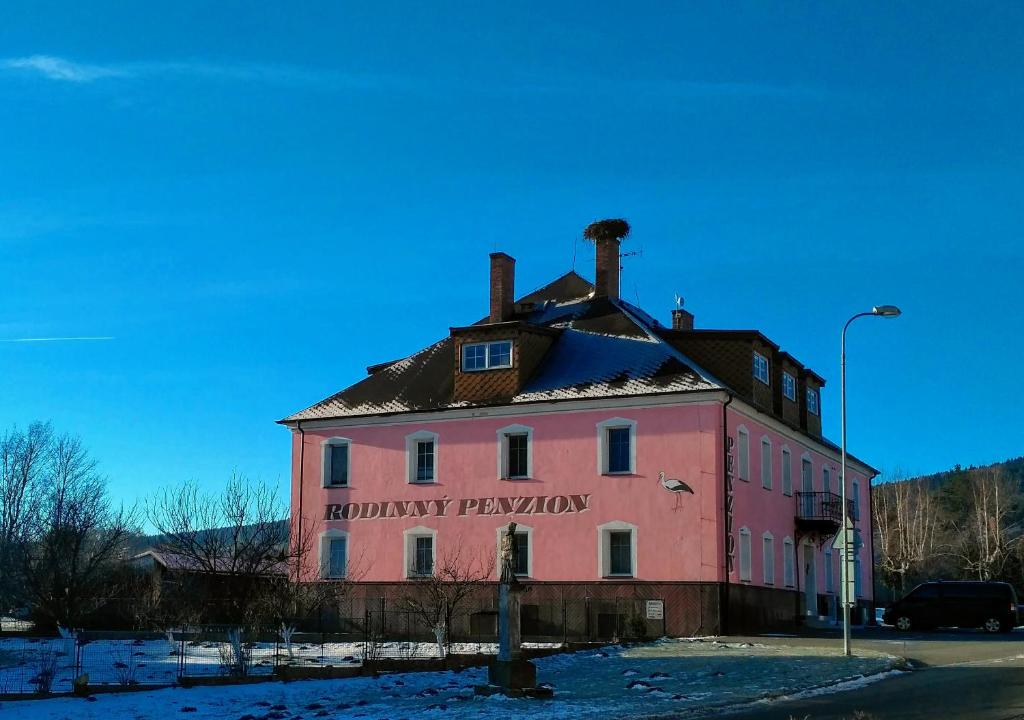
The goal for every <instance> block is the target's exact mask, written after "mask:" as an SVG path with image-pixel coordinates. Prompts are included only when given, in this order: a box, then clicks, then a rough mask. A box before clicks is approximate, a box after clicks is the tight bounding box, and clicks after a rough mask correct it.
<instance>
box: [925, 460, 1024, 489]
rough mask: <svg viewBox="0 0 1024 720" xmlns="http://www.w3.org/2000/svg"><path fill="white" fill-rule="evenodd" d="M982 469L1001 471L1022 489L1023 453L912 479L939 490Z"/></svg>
mask: <svg viewBox="0 0 1024 720" xmlns="http://www.w3.org/2000/svg"><path fill="white" fill-rule="evenodd" d="M982 471H986V472H987V471H997V472H998V471H1002V472H1003V473H1004V474H1005V475H1006V476H1007V477H1009V478H1012V479H1013V480H1015V481H1016V482H1017V486H1018V487H1020V488H1021V490H1024V455H1022V456H1021V457H1016V458H1011V459H1010V460H1004V461H1003V462H998V463H993V464H991V465H979V466H977V467H975V466H973V465H972V466H969V467H966V468H965V467H961V466H960V465H957V466H956V467H954V468H953V469H952V470H945V471H943V472H939V473H935V474H934V475H922V476H921V477H920V478H914V479H915V480H924V481H925V482H926V483H927V485H928V489H929V490H939V489H942V488H943V487H944V486H946V485H949V484H950V483H957V482H964V481H968V480H970V479H971V477H973V476H976V475H977V474H978V473H980V472H982Z"/></svg>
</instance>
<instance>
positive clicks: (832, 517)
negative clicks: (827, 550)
mask: <svg viewBox="0 0 1024 720" xmlns="http://www.w3.org/2000/svg"><path fill="white" fill-rule="evenodd" d="M846 512H847V515H848V516H849V517H850V519H851V520H854V521H856V520H858V518H857V514H856V508H855V505H854V503H853V500H847V501H846ZM842 524H843V499H842V498H841V497H839V496H838V495H836V494H835V493H830V492H798V493H797V494H796V526H797V529H799V530H802V531H804V532H817V533H821V534H822V535H834V534H835V533H836V532H838V531H839V528H840V527H841V526H842Z"/></svg>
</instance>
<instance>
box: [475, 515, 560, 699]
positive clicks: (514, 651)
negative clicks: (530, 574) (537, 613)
mask: <svg viewBox="0 0 1024 720" xmlns="http://www.w3.org/2000/svg"><path fill="white" fill-rule="evenodd" d="M518 549H519V548H518V547H517V545H516V524H515V523H514V522H510V523H509V524H508V528H507V529H506V530H505V532H504V533H503V534H502V536H501V568H500V575H499V580H498V657H497V659H496V660H495V661H494V662H492V663H491V666H490V669H489V672H488V681H489V684H488V685H486V686H482V687H480V688H478V689H477V691H478V692H480V693H483V694H490V693H492V692H502V693H504V694H506V695H515V696H524V695H526V696H530V697H550V695H551V692H550V690H549V689H546V688H538V687H536V685H537V668H536V666H534V664H533V663H532V662H530V661H529V660H524V659H523V657H522V650H521V649H520V626H519V624H520V612H519V610H520V598H521V595H522V593H523V590H524V588H523V585H522V584H521V583H520V582H519V579H518V578H517V577H516V565H517V562H516V560H517V555H518Z"/></svg>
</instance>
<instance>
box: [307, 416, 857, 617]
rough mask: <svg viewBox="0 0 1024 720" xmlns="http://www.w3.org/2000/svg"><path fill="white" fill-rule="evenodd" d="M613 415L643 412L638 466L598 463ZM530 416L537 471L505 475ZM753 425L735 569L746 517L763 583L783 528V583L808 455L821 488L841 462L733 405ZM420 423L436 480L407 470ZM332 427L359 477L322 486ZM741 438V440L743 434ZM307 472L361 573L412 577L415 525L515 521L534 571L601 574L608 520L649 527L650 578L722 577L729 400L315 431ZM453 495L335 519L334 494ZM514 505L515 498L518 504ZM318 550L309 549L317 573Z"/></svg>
mask: <svg viewBox="0 0 1024 720" xmlns="http://www.w3.org/2000/svg"><path fill="white" fill-rule="evenodd" d="M611 418H625V419H628V420H633V421H635V422H636V472H635V474H632V475H626V476H623V475H615V476H609V475H601V474H600V473H599V471H598V452H597V436H598V432H597V425H598V423H600V422H602V421H605V420H608V419H611ZM513 424H519V425H525V426H528V427H530V428H532V430H533V477H532V478H531V479H530V480H501V479H498V452H499V450H498V439H497V437H498V436H497V433H498V430H499V429H500V428H503V427H505V426H508V425H513ZM741 425H742V426H744V427H745V428H746V429H747V431H748V435H749V438H750V479H749V481H742V480H740V479H739V477H738V473H737V477H736V479H735V482H734V491H733V536H734V538H735V540H736V546H735V552H734V569H733V572H732V574H731V575H730V577H729V580H730V581H731V582H741V580H740V577H739V538H738V533H739V530H740V528H742V527H746V528H748V529H749V530H750V532H751V550H752V552H751V580H750V583H751V584H754V585H763V584H764V582H763V566H762V544H761V542H762V541H761V538H762V535H763V533H765V532H770V533H771V534H772V535H773V537H774V539H775V582H774V585H773V586H774V587H777V588H784V587H786V585H785V582H784V560H783V547H784V539H785V538H786V537H790V538H793V539H794V541H796V540H797V535H796V532H795V527H794V515H795V512H796V499H795V493H796V492H797V491H799V490H800V488H801V477H800V463H801V458H802V457H803V456H804V455H805V453H806V454H807V455H808V456H809V457H810V458H811V462H812V478H813V487H814V490H816V491H818V490H821V489H822V488H821V484H822V467H823V466H825V465H827V466H829V467H830V468H831V476H832V489H833V492H838V477H839V470H838V462H836V461H834V460H832V459H831V458H830V457H827V456H826V455H825V454H823V453H822V452H819V451H818V450H817V449H816V448H819V447H820V446H817V445H816V444H815V443H814V442H813V441H811V440H810V439H809V438H806V437H803V436H801V435H799V434H798V433H793V434H790V435H789V436H787V437H784V436H783V435H782V434H780V433H777V432H775V431H773V430H770V429H768V428H767V427H766V426H765V425H763V424H761V423H759V422H757V421H756V420H755V419H753V417H752V416H750V415H745V414H742V413H740V412H736V411H734V410H732V409H730V410H729V411H728V432H729V435H730V436H732V437H733V438H734V439H735V438H736V437H737V429H738V428H739V426H741ZM418 431H430V432H434V433H437V434H438V440H437V482H436V483H433V484H429V485H420V484H411V483H409V482H407V479H406V478H407V470H406V436H407V435H409V434H412V433H414V432H418ZM762 436H765V437H768V438H769V440H770V441H771V443H772V462H773V472H772V477H773V487H772V489H771V490H766V489H764V488H762V483H761V474H760V470H761V454H760V446H761V438H762ZM331 437H344V438H347V439H349V440H350V441H351V450H350V452H351V471H350V472H351V474H350V478H349V487H348V488H326V489H325V488H323V487H322V486H321V461H322V442H323V441H324V440H326V439H328V438H331ZM784 446H787V447H788V448H789V450H790V452H791V458H792V462H793V471H792V482H793V492H794V495H792V496H791V495H785V494H783V488H782V485H783V483H782V468H781V464H782V455H781V450H782V448H783V447H784ZM734 450H735V446H734ZM303 455H304V466H303V468H302V477H303V478H304V489H303V492H302V500H301V502H302V508H303V510H302V515H303V518H304V524H305V525H306V527H307V529H308V528H309V526H310V524H312V525H313V527H314V528H315V530H314V531H315V532H316V533H319V532H322V531H323V530H326V529H337V530H344V531H347V532H348V533H349V556H350V563H351V567H352V569H353V570H354V574H355V575H356V576H357V577H358V579H360V580H364V581H397V580H401V579H403V578H404V577H405V570H406V568H405V567H404V564H403V563H404V562H405V560H404V538H403V531H404V530H406V529H409V528H413V527H417V526H423V527H428V528H431V529H433V530H436V531H437V555H438V557H441V556H443V555H444V554H445V553H448V552H451V551H453V550H454V548H456V547H459V548H462V550H463V552H480V553H482V554H490V555H491V556H493V555H494V554H495V553H496V546H497V534H496V532H497V529H498V528H499V527H502V526H504V525H505V524H507V522H508V521H509V520H515V521H516V522H518V523H520V524H523V525H526V526H528V527H530V528H531V529H532V532H533V534H532V543H533V548H534V550H533V567H532V577H533V578H534V579H537V580H558V581H590V580H599V579H601V575H600V573H599V560H598V555H599V549H598V527H599V526H601V525H603V524H605V523H609V522H613V521H620V522H624V523H629V524H632V525H635V526H636V527H637V548H636V556H637V558H636V578H637V579H639V580H652V581H658V580H660V581H666V580H668V581H676V580H692V581H699V580H701V581H722V580H724V570H723V567H724V553H725V542H724V533H725V530H724V528H723V519H722V518H723V502H724V492H723V474H724V469H723V466H724V459H723V458H724V447H723V436H722V406H721V404H720V403H717V402H709V403H705V404H687V405H676V406H657V407H635V408H615V409H608V410H587V411H578V412H560V413H548V414H523V415H517V416H503V417H500V418H493V417H476V418H467V419H459V420H444V421H435V422H423V423H405V422H401V423H395V424H390V425H374V426H359V427H340V428H317V429H307V430H306V431H305V452H304V453H303ZM299 456H300V435H299V434H298V433H295V435H294V436H293V478H294V482H293V485H292V508H293V513H296V514H297V513H298V508H299V504H300V500H299V492H298V478H299V476H300V473H299ZM662 470H663V471H664V472H665V473H666V475H667V476H668V477H670V478H678V479H680V480H683V481H684V482H686V483H687V484H688V485H689V486H690V487H691V488H692V489H693V491H694V494H692V495H690V494H679V495H675V494H673V493H670V492H668V491H667V490H665V489H663V488H662V487H661V485H660V483H659V481H658V473H659V471H662ZM854 479H857V480H858V481H859V486H860V495H861V497H860V514H861V523H860V526H861V527H863V528H864V532H863V536H864V537H863V539H864V543H865V544H864V547H863V548H862V550H861V557H862V568H863V569H862V573H863V575H862V583H861V595H862V597H864V598H870V597H871V579H872V578H871V561H870V559H871V549H870V542H871V537H870V524H869V504H868V493H869V483H868V481H867V479H866V478H865V477H864V476H863V475H862V474H860V473H856V472H854V471H852V470H851V471H850V480H851V481H852V480H854ZM558 495H562V496H570V495H589V496H590V497H589V503H588V508H587V509H586V510H585V511H582V512H575V513H570V512H565V513H561V514H551V513H544V514H526V515H522V514H518V515H517V514H512V515H509V514H500V509H498V508H495V510H498V512H494V513H492V514H483V513H482V512H481V510H482V509H484V508H486V503H485V502H483V499H484V498H508V497H513V498H515V497H533V496H546V497H553V496H558ZM442 499H451V500H453V501H454V502H453V503H452V504H451V505H450V506H449V507H448V509H447V511H446V514H445V516H443V517H433V516H431V517H391V518H376V519H369V520H368V519H355V520H332V521H325V520H324V514H325V507H326V506H327V505H329V504H336V505H342V504H346V503H367V502H378V503H379V502H383V501H437V500H442ZM462 499H473V500H477V501H478V502H477V506H476V507H475V508H468V509H467V512H466V513H465V514H463V515H460V514H459V513H458V508H459V501H460V500H462ZM506 509H507V508H506ZM813 555H814V557H815V563H816V578H817V590H818V592H819V593H825V592H826V587H825V582H824V580H825V571H824V552H823V551H819V550H818V547H817V545H814V551H813ZM803 557H804V556H803V554H802V553H798V555H797V558H796V562H795V564H794V575H796V576H797V578H796V582H797V584H798V585H799V588H800V589H801V590H803V589H804V585H805V579H804V578H805V575H806V573H805V572H804V570H803V568H802V563H803ZM832 562H833V565H834V568H833V570H834V574H833V578H834V580H833V583H832V588H833V590H835V591H838V587H839V563H838V553H836V554H835V556H834V557H833V560H832ZM315 563H316V558H315V557H311V558H310V567H309V571H310V572H315Z"/></svg>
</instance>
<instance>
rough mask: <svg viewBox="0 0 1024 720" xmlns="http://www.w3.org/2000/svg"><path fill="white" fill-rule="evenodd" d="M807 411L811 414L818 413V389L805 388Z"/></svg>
mask: <svg viewBox="0 0 1024 720" xmlns="http://www.w3.org/2000/svg"><path fill="white" fill-rule="evenodd" d="M807 412H809V413H811V414H812V415H818V414H820V411H819V409H818V391H817V390H815V389H814V388H807Z"/></svg>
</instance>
